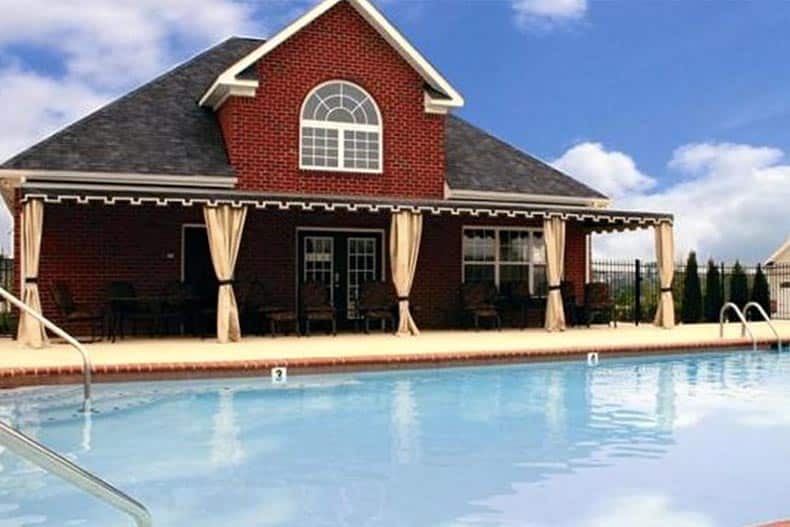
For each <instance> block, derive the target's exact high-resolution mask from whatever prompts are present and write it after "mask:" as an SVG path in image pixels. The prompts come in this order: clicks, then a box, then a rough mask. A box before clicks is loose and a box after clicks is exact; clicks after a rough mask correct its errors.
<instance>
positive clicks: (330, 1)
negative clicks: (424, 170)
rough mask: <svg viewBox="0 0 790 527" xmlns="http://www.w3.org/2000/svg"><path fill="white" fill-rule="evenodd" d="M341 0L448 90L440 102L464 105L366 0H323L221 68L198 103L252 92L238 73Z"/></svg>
mask: <svg viewBox="0 0 790 527" xmlns="http://www.w3.org/2000/svg"><path fill="white" fill-rule="evenodd" d="M342 1H347V2H348V3H349V4H350V5H351V6H352V7H353V8H354V9H355V10H356V11H357V12H358V13H359V14H360V15H361V16H362V17H363V18H364V19H365V20H367V21H368V23H370V25H371V26H372V27H373V28H374V29H376V31H378V33H379V34H380V35H381V36H382V37H383V38H384V40H386V41H387V42H388V43H389V44H390V45H391V46H393V47H394V48H395V49H396V50H397V51H398V53H399V54H400V55H401V56H402V57H403V58H404V59H405V60H406V62H408V63H409V64H410V65H411V66H412V67H413V68H414V69H415V70H416V71H417V72H418V73H419V74H420V75H421V76H422V78H423V79H425V81H426V82H428V83H429V84H431V85H432V86H434V87H435V88H436V89H437V90H439V91H441V92H442V93H445V94H447V96H448V97H449V99H447V101H446V103H443V105H445V106H447V107H448V108H460V107H462V106H463V105H464V99H463V97H461V94H460V93H458V92H457V91H456V90H455V88H453V87H452V86H451V85H450V83H449V82H448V81H447V80H446V79H445V78H444V77H442V76H441V75H440V74H439V72H438V71H436V69H435V68H434V67H433V66H432V65H431V64H430V62H428V61H427V60H426V59H425V58H424V57H423V56H422V55H421V54H420V53H419V52H418V51H417V50H416V49H415V48H414V47H413V46H412V45H411V44H410V43H409V41H408V40H406V39H405V38H404V37H403V35H401V34H400V32H399V31H398V30H397V29H395V27H394V26H393V25H392V24H390V22H389V21H388V20H387V19H386V18H385V17H384V15H382V14H381V13H380V12H379V11H378V10H377V9H376V8H375V7H374V6H373V5H372V4H371V3H370V2H369V1H368V0H323V1H322V2H320V3H319V4H318V5H316V6H315V7H313V8H312V9H311V10H309V11H307V12H306V13H305V14H303V15H302V16H301V17H299V18H298V19H296V20H295V21H294V22H292V23H291V24H290V25H288V26H287V27H286V28H285V29H283V30H282V31H280V32H279V33H277V34H276V35H274V36H273V37H272V38H271V39H269V40H267V41H266V42H264V43H263V44H261V45H260V46H259V47H258V48H257V49H255V50H254V51H252V52H251V53H249V54H248V55H246V56H245V57H244V58H242V59H241V60H239V61H238V62H236V63H235V64H233V65H232V66H231V67H230V68H228V69H226V70H225V71H224V72H222V73H221V74H220V75H219V77H217V79H216V80H215V81H214V83H213V84H212V85H211V87H210V88H209V89H208V91H207V92H206V93H205V94H204V95H203V97H201V98H200V101H199V102H198V104H199V105H200V106H211V107H212V108H213V109H214V110H216V109H217V108H219V107H220V106H221V105H222V103H223V102H224V101H225V100H226V99H227V98H228V96H229V95H237V94H238V95H241V96H247V97H251V96H254V95H255V90H256V89H257V88H258V86H259V83H258V81H255V80H250V79H239V78H238V75H239V74H240V73H241V72H243V71H244V70H246V69H247V68H249V67H250V66H252V65H253V64H255V63H256V62H257V61H259V60H260V59H261V58H262V57H264V56H265V55H266V54H268V53H269V52H271V51H272V50H274V49H275V48H277V47H278V46H279V45H280V44H282V43H283V42H285V41H286V40H288V39H289V38H291V37H292V36H293V35H295V34H296V33H298V32H299V31H300V30H301V29H302V28H304V27H305V26H307V25H308V24H310V23H311V22H312V21H313V20H315V19H317V18H318V17H320V16H321V15H323V14H324V13H326V12H327V11H329V10H330V9H331V8H333V7H334V6H335V5H337V4H338V3H340V2H342ZM234 88H237V89H239V88H241V90H239V91H238V92H237V93H233V91H232V90H233V89H234Z"/></svg>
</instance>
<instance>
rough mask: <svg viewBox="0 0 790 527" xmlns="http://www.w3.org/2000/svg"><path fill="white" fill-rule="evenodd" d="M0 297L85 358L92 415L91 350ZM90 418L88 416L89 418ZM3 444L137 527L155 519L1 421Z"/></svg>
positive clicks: (85, 407) (0, 292) (85, 400)
mask: <svg viewBox="0 0 790 527" xmlns="http://www.w3.org/2000/svg"><path fill="white" fill-rule="evenodd" d="M0 297H2V298H4V299H5V300H6V301H8V302H9V303H10V304H11V305H13V306H15V307H17V308H18V309H19V310H20V311H24V312H25V313H27V314H29V315H30V316H32V317H33V318H35V319H36V320H38V321H39V322H41V323H42V324H43V325H44V327H46V328H47V329H48V330H50V331H52V332H53V333H54V334H55V335H57V336H59V337H60V338H62V339H63V340H65V341H66V342H67V343H68V344H70V345H71V346H72V347H73V348H74V349H76V350H77V351H78V352H79V354H80V356H81V357H82V372H83V383H82V396H83V397H82V411H83V413H86V414H90V412H91V373H92V370H93V364H92V362H91V359H90V355H88V351H87V350H86V349H85V348H84V347H83V345H82V344H80V343H79V342H78V341H77V339H75V338H74V337H72V336H71V335H69V334H68V333H66V332H65V331H63V330H62V329H61V328H59V327H58V326H56V325H55V324H54V323H52V322H51V321H50V320H48V319H47V318H45V317H44V316H43V315H41V313H39V312H37V311H35V310H34V309H31V308H30V307H28V306H27V305H26V304H25V303H24V302H22V301H21V300H19V299H18V298H17V297H15V296H14V295H12V294H11V293H9V292H8V291H6V290H5V289H4V288H2V287H0ZM87 417H89V415H86V418H87ZM0 445H2V446H4V447H6V448H8V449H9V450H11V451H12V452H14V453H15V454H17V455H18V456H20V457H22V458H24V459H26V460H27V461H29V462H31V463H33V464H34V465H37V466H39V467H41V468H42V469H44V470H45V471H46V472H48V473H50V474H54V475H55V476H58V477H60V478H62V479H64V480H66V481H67V482H69V483H71V484H72V485H74V486H75V487H77V488H79V489H81V490H83V491H85V492H88V493H89V494H92V495H93V496H95V497H97V498H98V499H100V500H101V501H103V502H105V503H107V504H108V505H111V506H112V507H115V508H116V509H118V510H120V511H122V512H125V513H126V514H128V515H129V516H131V517H132V519H133V520H134V522H135V525H137V527H151V525H153V520H152V519H151V514H150V513H149V512H148V509H146V508H145V506H144V505H143V504H142V503H140V502H138V501H136V500H135V499H134V498H131V497H129V496H127V495H126V494H124V493H123V492H121V491H120V490H118V489H116V488H115V487H113V486H112V485H110V484H109V483H107V482H106V481H104V480H103V479H101V478H99V477H98V476H96V475H94V474H91V473H90V472H88V471H87V470H85V469H83V468H82V467H80V466H78V465H76V464H75V463H73V462H71V461H69V460H68V459H66V458H65V457H63V456H61V455H60V454H58V453H57V452H55V451H53V450H50V449H49V448H47V447H45V446H44V445H42V444H41V443H39V442H37V441H36V440H34V439H33V438H31V437H28V436H27V435H25V434H23V433H22V432H20V431H18V430H15V429H14V428H12V427H10V426H8V425H7V424H5V423H3V422H2V421H0Z"/></svg>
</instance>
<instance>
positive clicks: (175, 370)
mask: <svg viewBox="0 0 790 527" xmlns="http://www.w3.org/2000/svg"><path fill="white" fill-rule="evenodd" d="M775 344H776V342H775V340H770V339H759V340H758V341H757V347H758V348H761V349H766V348H770V347H772V346H774V345H775ZM751 345H752V342H751V341H750V340H748V339H725V340H715V341H699V340H697V341H692V342H687V343H682V342H681V343H676V342H673V343H668V344H638V345H632V344H629V345H618V346H589V347H588V346H585V347H571V348H566V349H557V348H550V349H529V350H521V351H519V350H496V351H485V350H483V351H463V352H435V353H403V354H393V355H354V356H351V355H349V356H331V357H299V358H285V357H274V358H271V359H256V360H224V361H207V362H165V361H162V362H140V363H125V364H94V366H93V378H94V380H95V381H96V382H127V381H150V380H172V379H193V378H211V377H244V376H262V375H268V374H269V371H270V370H271V369H272V368H275V367H283V366H284V367H287V368H288V370H289V374H297V375H300V374H314V373H331V372H348V371H365V370H382V369H398V368H421V367H453V366H470V365H486V364H501V363H513V362H541V361H543V362H545V361H562V360H578V359H586V358H587V356H588V354H589V353H597V354H598V355H603V356H609V357H616V356H639V355H651V354H673V353H688V352H704V351H726V350H732V349H735V348H738V349H741V348H744V347H751ZM79 382H82V367H81V366H79V365H66V366H27V367H25V366H23V367H18V368H0V388H2V389H7V388H16V387H20V386H34V385H47V384H75V383H79Z"/></svg>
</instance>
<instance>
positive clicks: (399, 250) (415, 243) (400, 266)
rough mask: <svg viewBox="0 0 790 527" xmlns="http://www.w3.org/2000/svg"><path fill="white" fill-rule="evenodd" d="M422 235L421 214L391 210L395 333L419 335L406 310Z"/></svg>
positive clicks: (409, 313) (391, 265) (391, 261)
mask: <svg viewBox="0 0 790 527" xmlns="http://www.w3.org/2000/svg"><path fill="white" fill-rule="evenodd" d="M421 238H422V215H421V214H417V213H413V212H408V211H401V212H393V213H392V224H391V225H390V267H391V268H392V282H393V283H394V284H395V291H396V292H397V293H398V314H399V322H398V329H397V331H396V332H395V334H396V335H419V334H420V330H419V329H418V328H417V324H416V323H415V322H414V318H412V316H411V312H410V311H409V294H410V293H411V286H412V282H413V281H414V273H415V272H416V270H417V257H418V256H419V254H420V239H421Z"/></svg>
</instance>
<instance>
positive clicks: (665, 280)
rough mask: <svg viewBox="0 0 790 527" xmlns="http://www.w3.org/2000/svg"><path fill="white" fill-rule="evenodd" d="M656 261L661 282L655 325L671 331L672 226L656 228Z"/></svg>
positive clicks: (673, 302) (673, 262) (673, 304)
mask: <svg viewBox="0 0 790 527" xmlns="http://www.w3.org/2000/svg"><path fill="white" fill-rule="evenodd" d="M656 261H657V262H658V276H659V279H660V281H661V296H660V299H659V301H658V309H657V310H656V319H655V325H656V326H659V327H662V328H666V329H671V328H673V327H675V301H674V299H673V298H672V278H673V276H674V274H675V238H674V236H673V234H672V225H670V224H669V223H661V224H660V225H658V226H656Z"/></svg>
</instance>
